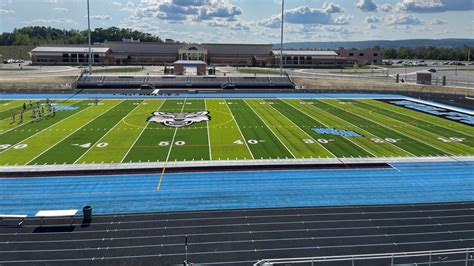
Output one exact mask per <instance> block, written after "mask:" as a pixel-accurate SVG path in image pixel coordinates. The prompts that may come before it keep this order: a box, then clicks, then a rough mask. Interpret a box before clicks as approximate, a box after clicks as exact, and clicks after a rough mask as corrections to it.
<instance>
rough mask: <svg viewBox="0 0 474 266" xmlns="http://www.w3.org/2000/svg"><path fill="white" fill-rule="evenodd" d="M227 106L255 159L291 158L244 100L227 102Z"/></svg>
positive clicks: (288, 152)
mask: <svg viewBox="0 0 474 266" xmlns="http://www.w3.org/2000/svg"><path fill="white" fill-rule="evenodd" d="M227 104H228V106H229V108H230V110H231V111H232V113H233V114H234V117H235V119H236V121H237V124H238V125H239V127H240V129H241V131H242V134H243V135H244V138H245V139H246V140H247V144H248V146H249V148H250V150H251V151H252V154H253V155H254V157H255V158H260V159H280V158H285V159H286V158H293V155H292V154H291V153H290V151H288V149H287V148H286V147H285V146H284V145H283V144H282V143H281V142H280V140H279V139H278V138H277V137H276V136H275V134H274V133H273V132H272V130H271V129H270V128H268V127H267V126H266V125H265V123H264V122H263V121H262V120H261V119H260V118H259V117H258V115H257V114H256V113H255V112H254V111H253V110H252V109H251V108H250V106H248V104H247V103H246V102H245V101H244V100H228V101H227Z"/></svg>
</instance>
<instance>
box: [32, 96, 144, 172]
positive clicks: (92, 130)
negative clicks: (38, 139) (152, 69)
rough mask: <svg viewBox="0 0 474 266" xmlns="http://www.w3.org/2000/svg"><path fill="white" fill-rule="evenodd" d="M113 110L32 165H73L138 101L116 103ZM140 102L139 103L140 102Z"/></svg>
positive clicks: (34, 161) (68, 138) (81, 129)
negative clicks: (52, 163)
mask: <svg viewBox="0 0 474 266" xmlns="http://www.w3.org/2000/svg"><path fill="white" fill-rule="evenodd" d="M116 102H117V103H118V104H116V105H115V106H114V107H113V108H111V109H109V110H108V111H107V112H105V113H103V114H102V115H100V116H99V117H97V118H95V119H94V120H91V121H90V122H89V123H87V124H85V125H84V126H83V127H82V128H80V129H79V130H77V131H76V132H74V134H72V135H70V136H68V137H67V138H66V139H64V140H62V141H61V142H59V143H58V144H56V145H55V146H54V147H52V148H51V149H49V150H48V151H47V152H45V153H43V154H42V155H41V156H39V157H37V158H36V159H35V160H33V161H32V162H30V164H44V163H48V162H54V163H58V164H63V163H66V164H72V163H75V162H76V160H77V159H79V158H80V156H81V155H82V154H84V153H85V152H86V151H87V150H88V149H89V148H90V147H93V146H95V145H96V142H97V141H98V140H99V139H100V138H101V137H102V136H103V135H104V134H106V133H107V132H108V131H109V130H110V129H111V128H112V127H113V126H114V125H115V124H116V123H118V122H119V121H120V120H121V119H122V118H123V117H124V116H125V115H126V114H127V113H128V112H130V111H131V110H132V109H133V108H134V107H135V106H134V105H133V103H134V102H137V101H122V102H120V101H116ZM138 102H139V101H138Z"/></svg>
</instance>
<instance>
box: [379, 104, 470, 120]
mask: <svg viewBox="0 0 474 266" xmlns="http://www.w3.org/2000/svg"><path fill="white" fill-rule="evenodd" d="M381 101H383V102H386V103H390V104H393V105H397V106H402V107H405V108H407V109H411V110H415V111H419V112H423V113H426V114H430V115H434V116H438V117H442V118H445V119H449V120H451V121H455V122H459V123H462V124H466V125H469V126H474V116H473V115H470V114H466V113H463V112H459V111H453V110H450V109H448V108H442V107H438V106H433V105H429V104H424V103H417V102H413V101H410V100H381Z"/></svg>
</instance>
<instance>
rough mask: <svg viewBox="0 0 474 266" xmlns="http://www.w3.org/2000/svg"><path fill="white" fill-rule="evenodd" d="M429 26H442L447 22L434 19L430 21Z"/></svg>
mask: <svg viewBox="0 0 474 266" xmlns="http://www.w3.org/2000/svg"><path fill="white" fill-rule="evenodd" d="M430 24H431V25H444V24H448V22H446V20H442V19H437V18H435V19H432V20H431V21H430Z"/></svg>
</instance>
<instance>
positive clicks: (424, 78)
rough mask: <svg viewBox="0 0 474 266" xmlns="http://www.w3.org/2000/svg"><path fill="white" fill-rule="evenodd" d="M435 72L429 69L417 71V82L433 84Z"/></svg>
mask: <svg viewBox="0 0 474 266" xmlns="http://www.w3.org/2000/svg"><path fill="white" fill-rule="evenodd" d="M432 76H433V74H432V73H431V72H429V71H420V72H416V83H417V84H423V85H431V79H432Z"/></svg>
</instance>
